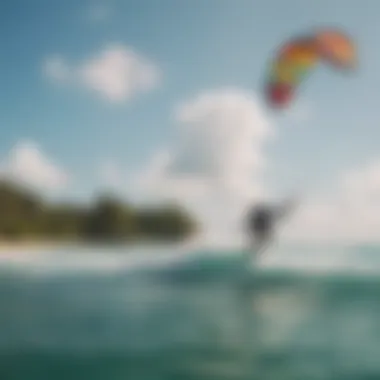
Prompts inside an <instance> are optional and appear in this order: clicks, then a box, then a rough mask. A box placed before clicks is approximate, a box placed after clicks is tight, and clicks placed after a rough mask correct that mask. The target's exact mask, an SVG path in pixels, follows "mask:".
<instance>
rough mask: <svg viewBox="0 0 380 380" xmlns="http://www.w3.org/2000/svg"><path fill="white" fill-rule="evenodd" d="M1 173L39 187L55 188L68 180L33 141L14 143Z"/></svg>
mask: <svg viewBox="0 0 380 380" xmlns="http://www.w3.org/2000/svg"><path fill="white" fill-rule="evenodd" d="M1 175H2V176H3V177H5V178H7V179H10V180H13V181H15V182H18V183H21V184H24V185H27V186H33V187H37V188H40V189H47V190H57V189H60V188H62V187H64V186H65V185H66V184H67V182H68V176H67V174H66V173H65V172H64V171H63V170H62V169H61V168H59V167H58V166H56V165H55V164H53V163H52V162H51V161H50V160H49V159H48V158H47V157H46V155H45V154H44V153H43V152H42V151H41V150H40V148H39V147H38V146H37V145H36V144H35V143H33V142H29V141H23V142H20V143H18V144H16V145H15V146H14V147H13V149H12V150H11V152H10V154H9V156H8V157H7V159H6V160H5V161H4V162H3V164H2V167H1Z"/></svg>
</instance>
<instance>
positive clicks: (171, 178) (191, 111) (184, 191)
mask: <svg viewBox="0 0 380 380" xmlns="http://www.w3.org/2000/svg"><path fill="white" fill-rule="evenodd" d="M174 118H175V120H176V122H177V123H178V126H179V136H178V141H177V144H176V146H175V148H174V149H172V150H169V151H163V152H160V153H159V154H157V155H156V156H155V157H154V158H153V160H152V162H151V163H150V165H148V167H147V168H146V170H145V171H144V172H143V173H142V175H141V176H140V178H139V186H140V188H142V189H143V188H144V189H149V190H150V191H151V193H152V194H154V196H158V195H161V196H167V197H169V196H170V197H173V198H177V199H178V200H180V201H181V202H182V203H184V204H185V205H187V206H188V207H189V208H190V209H191V210H192V211H193V212H194V213H195V214H196V216H197V217H198V218H199V219H200V220H201V221H202V222H203V223H204V226H205V227H206V229H207V235H208V236H207V237H208V239H211V240H217V241H220V240H221V239H222V238H225V239H230V238H231V234H232V235H236V232H237V231H239V229H240V222H241V216H242V212H243V211H244V210H245V208H246V206H247V204H248V203H249V202H251V201H252V200H253V199H254V198H255V197H258V196H264V195H268V192H267V190H266V189H265V186H264V183H263V180H262V177H261V174H262V170H263V168H264V167H265V165H266V160H265V157H264V152H263V146H264V144H265V143H266V141H267V140H268V138H270V137H271V136H273V130H272V127H271V125H270V124H269V122H268V120H267V117H266V116H265V115H264V114H263V111H262V109H261V107H260V105H259V104H258V101H257V99H256V97H255V96H254V95H253V94H250V93H247V92H244V91H240V90H237V89H224V90H220V91H210V92H207V93H203V94H200V95H199V96H197V97H195V98H194V99H192V100H190V101H188V102H186V103H184V104H181V105H179V107H177V109H176V110H175V112H174Z"/></svg>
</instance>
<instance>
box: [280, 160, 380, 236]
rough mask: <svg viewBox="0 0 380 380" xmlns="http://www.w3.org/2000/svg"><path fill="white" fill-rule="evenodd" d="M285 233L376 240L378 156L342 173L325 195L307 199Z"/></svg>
mask: <svg viewBox="0 0 380 380" xmlns="http://www.w3.org/2000/svg"><path fill="white" fill-rule="evenodd" d="M331 188H332V189H333V188H334V184H332V186H331ZM284 234H285V235H286V236H288V237H290V238H294V239H304V240H310V239H314V240H337V241H346V242H360V241H362V242H366V241H367V242H368V241H377V242H379V241H380V159H376V160H373V161H372V162H369V163H367V164H364V165H361V166H359V167H357V168H354V169H352V170H349V171H347V172H346V173H343V175H342V176H341V177H340V178H339V180H338V186H337V189H336V190H335V191H334V190H332V191H331V194H330V195H329V196H328V197H321V196H319V197H318V196H315V197H314V199H309V200H306V201H305V202H304V204H303V205H301V208H300V210H299V212H297V213H296V214H295V216H294V218H293V220H292V222H291V223H290V224H289V226H287V228H286V231H285V233H284Z"/></svg>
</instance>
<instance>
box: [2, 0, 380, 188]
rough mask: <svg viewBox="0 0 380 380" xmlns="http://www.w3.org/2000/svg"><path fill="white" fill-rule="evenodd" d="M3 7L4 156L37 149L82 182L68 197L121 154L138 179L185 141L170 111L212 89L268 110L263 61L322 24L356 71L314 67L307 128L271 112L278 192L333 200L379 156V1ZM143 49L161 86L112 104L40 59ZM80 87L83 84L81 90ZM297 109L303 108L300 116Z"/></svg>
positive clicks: (40, 2)
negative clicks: (351, 174)
mask: <svg viewBox="0 0 380 380" xmlns="http://www.w3.org/2000/svg"><path fill="white" fill-rule="evenodd" d="M331 4H332V3H331V2H330V1H327V0H320V1H301V0H286V1H283V2H281V1H278V0H266V1H261V0H256V1H248V0H207V1H206V0H202V1H201V0H192V1H178V0H162V1H153V0H151V1H148V0H140V1H137V0H135V1H128V0H125V1H121V0H119V1H117V0H114V1H111V0H110V1H107V0H99V1H90V0H88V1H79V0H78V1H74V0H66V1H51V0H35V1H33V2H32V1H27V0H12V1H11V0H5V1H2V3H1V12H0V21H1V22H0V28H1V30H0V31H1V32H0V44H1V47H2V53H1V55H0V57H1V58H0V65H1V70H0V83H1V88H2V93H1V103H0V110H1V113H0V124H1V126H2V128H1V132H0V133H1V136H0V137H1V138H0V154H1V156H2V157H6V156H7V154H8V153H9V151H10V150H11V149H12V147H14V146H15V144H17V143H18V142H20V141H23V140H25V139H26V140H31V141H33V142H36V143H37V144H38V146H39V147H40V149H41V150H42V151H43V152H44V154H45V155H46V157H48V158H49V159H51V160H53V162H54V163H57V164H59V165H60V166H61V167H63V168H64V169H65V170H66V171H67V172H68V173H69V174H70V176H72V178H74V179H75V180H74V181H73V182H72V184H71V185H70V186H69V187H68V188H67V189H66V192H67V193H73V194H74V193H81V194H87V193H88V192H89V191H91V190H92V189H93V188H95V187H96V186H99V181H98V179H97V178H98V172H99V166H100V165H101V163H102V162H104V160H107V159H112V160H114V161H115V162H117V164H118V165H119V166H120V168H122V171H123V173H124V172H125V175H126V176H128V173H130V172H138V171H139V170H141V169H142V168H143V167H144V166H145V165H146V163H147V162H148V161H149V160H150V159H151V157H152V156H154V154H155V153H156V152H157V151H159V150H160V149H162V147H167V146H173V145H175V144H176V136H177V133H178V131H177V129H176V125H175V124H176V122H175V121H174V120H173V110H174V109H175V107H176V106H177V105H178V104H179V103H181V102H186V101H188V100H190V99H192V98H196V97H197V96H198V95H199V94H202V93H203V92H205V91H218V89H222V88H236V89H242V90H243V91H248V92H252V93H253V94H255V96H257V97H258V102H259V103H260V102H261V100H260V96H261V93H260V91H261V84H262V81H263V79H264V73H265V68H266V64H267V62H268V59H269V58H270V56H271V54H272V53H273V51H274V49H275V48H276V47H277V46H278V45H279V43H281V41H283V40H284V39H285V38H288V37H291V36H292V34H296V33H299V32H300V31H304V30H308V29H309V28H311V27H314V26H316V25H321V24H322V25H332V26H339V27H342V28H344V29H346V30H347V31H348V32H349V33H350V34H351V35H352V36H353V37H354V39H355V41H356V43H357V45H358V49H359V53H360V65H359V69H358V71H357V72H356V73H355V74H353V75H351V76H348V77H347V76H344V75H340V74H339V73H336V72H333V71H331V70H329V69H328V68H321V69H318V70H317V72H315V73H314V74H313V76H312V77H311V78H310V79H309V80H308V81H307V83H305V85H304V88H303V90H302V92H301V93H300V94H299V96H298V98H297V99H296V101H295V103H294V108H295V109H294V113H295V114H297V112H298V111H299V110H301V111H302V110H303V112H304V113H305V115H304V117H303V118H302V119H301V120H298V121H297V120H296V118H295V117H289V116H285V115H283V114H275V113H274V112H272V111H271V110H268V109H265V108H264V109H263V112H265V114H266V115H267V118H268V120H271V122H272V123H273V126H274V129H275V131H276V134H277V137H276V139H274V140H273V141H271V142H270V143H268V144H267V146H266V148H265V155H266V157H267V158H268V160H269V161H270V167H269V169H268V170H267V171H266V173H265V178H266V181H267V183H268V184H269V186H270V187H271V188H272V189H274V191H275V192H276V193H278V194H280V195H282V194H283V193H286V192H287V191H289V190H290V189H314V190H315V189H320V191H321V192H322V191H326V189H328V188H329V186H330V184H331V183H332V181H334V180H335V179H336V177H337V176H339V175H340V173H341V172H342V171H344V170H347V169H349V168H351V167H353V166H355V165H358V164H360V163H365V162H366V161H367V160H372V159H373V158H374V157H376V156H377V155H378V149H379V143H378V141H379V140H380V128H379V127H378V124H379V121H380V107H379V106H378V99H379V98H380V76H379V75H378V73H379V64H380V49H379V47H378V32H379V31H380V30H379V29H380V26H379V17H380V16H379V14H380V3H378V2H377V1H375V0H367V2H366V3H365V6H363V3H362V2H358V1H352V0H335V1H334V2H333V4H334V5H333V6H332V5H331ZM112 44H118V46H124V47H125V48H126V49H133V50H134V51H136V52H137V53H138V54H139V55H141V56H142V57H145V58H146V59H147V60H149V62H151V63H152V64H154V65H155V67H156V68H157V70H158V72H159V76H160V79H159V83H158V84H157V85H156V86H154V88H153V89H152V90H151V91H145V92H143V93H139V94H137V95H136V96H133V97H132V98H131V99H125V101H120V102H112V101H108V100H107V99H105V98H104V97H101V96H98V95H99V94H96V93H95V92H94V91H88V90H85V89H84V88H80V86H76V85H62V84H59V83H56V82H54V80H52V78H49V75H47V73H46V70H44V63H46V61H47V60H48V59H49V57H50V58H51V57H60V59H61V60H62V61H64V62H65V64H66V65H68V66H70V65H71V67H74V66H75V65H76V66H78V65H80V64H81V63H83V62H88V61H89V60H91V59H95V58H96V57H97V54H100V53H99V52H101V51H102V49H104V48H105V47H106V46H110V45H112ZM82 87H83V86H82ZM297 109H299V110H298V111H297Z"/></svg>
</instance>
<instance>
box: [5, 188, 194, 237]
mask: <svg viewBox="0 0 380 380" xmlns="http://www.w3.org/2000/svg"><path fill="white" fill-rule="evenodd" d="M0 209H1V211H2V212H1V214H0V239H2V240H8V241H9V240H27V239H33V240H71V241H77V240H83V241H89V242H129V241H136V240H150V241H152V240H156V241H157V240H159V241H178V240H182V239H184V238H186V237H188V236H190V235H191V234H192V233H193V232H195V230H196V223H195V221H194V220H193V219H192V218H191V217H190V215H188V214H187V213H186V212H185V210H183V209H182V208H181V207H179V206H176V205H164V206H161V207H155V208H143V209H141V208H136V207H132V206H131V205H129V204H126V203H123V202H121V201H120V200H118V199H116V198H115V197H113V196H105V195H103V196H100V197H98V198H97V199H96V200H95V202H94V203H93V204H92V205H91V206H87V207H85V206H80V205H75V204H68V203H65V204H51V203H48V202H47V201H46V200H43V199H42V197H40V196H38V195H36V194H34V193H32V192H31V191H27V190H25V189H24V188H21V187H18V186H16V185H14V184H11V183H9V182H5V181H0Z"/></svg>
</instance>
